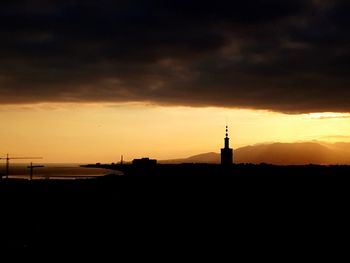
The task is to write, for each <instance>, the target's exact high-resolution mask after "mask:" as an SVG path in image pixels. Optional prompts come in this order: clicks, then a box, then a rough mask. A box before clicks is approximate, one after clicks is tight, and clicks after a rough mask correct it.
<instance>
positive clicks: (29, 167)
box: [27, 162, 45, 180]
mask: <svg viewBox="0 0 350 263" xmlns="http://www.w3.org/2000/svg"><path fill="white" fill-rule="evenodd" d="M41 167H45V166H43V165H33V163H32V162H31V163H30V166H28V167H27V168H28V169H29V171H30V173H29V176H30V177H29V179H30V180H33V170H34V168H41Z"/></svg>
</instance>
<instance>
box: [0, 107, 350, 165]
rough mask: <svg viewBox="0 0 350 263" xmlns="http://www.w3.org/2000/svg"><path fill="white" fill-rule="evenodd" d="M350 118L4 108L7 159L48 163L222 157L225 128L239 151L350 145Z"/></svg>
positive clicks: (210, 111)
mask: <svg viewBox="0 0 350 263" xmlns="http://www.w3.org/2000/svg"><path fill="white" fill-rule="evenodd" d="M348 117H349V115H348V114H338V113H323V114H322V113H317V114H300V115H287V114H281V113H274V112H269V111H260V110H246V109H245V110H243V109H227V108H214V107H208V108H192V107H163V106H155V105H147V104H140V103H123V104H38V105H13V106H1V107H0V119H1V121H2V129H1V130H0V136H1V138H2V144H1V146H0V154H1V155H4V154H6V153H10V154H11V155H18V156H19V155H38V156H43V157H44V160H43V162H69V163H87V162H117V161H119V160H120V156H121V155H124V158H125V159H126V160H132V159H133V158H139V157H145V156H148V157H152V158H156V159H172V158H182V157H188V156H191V155H195V154H199V153H204V152H219V149H220V148H221V147H222V145H223V138H224V133H225V129H224V128H225V125H226V123H228V125H229V136H230V139H231V141H230V143H231V146H232V147H233V148H237V147H241V146H246V145H252V144H257V143H264V142H295V141H308V140H323V141H327V142H336V141H349V139H350V137H348V136H347V134H350V122H349V121H348V120H347V118H348Z"/></svg>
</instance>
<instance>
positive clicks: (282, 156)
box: [159, 141, 350, 165]
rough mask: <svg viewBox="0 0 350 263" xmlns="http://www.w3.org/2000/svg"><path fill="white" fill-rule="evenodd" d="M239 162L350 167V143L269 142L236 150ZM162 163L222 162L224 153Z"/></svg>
mask: <svg viewBox="0 0 350 263" xmlns="http://www.w3.org/2000/svg"><path fill="white" fill-rule="evenodd" d="M234 161H235V163H254V164H259V163H270V164H285V165H288V164H350V143H346V142H338V143H326V142H320V141H311V142H297V143H268V144H258V145H252V146H245V147H241V148H237V149H234ZM159 162H160V163H220V154H219V153H215V152H209V153H203V154H198V155H194V156H191V157H188V158H183V159H174V160H163V161H159Z"/></svg>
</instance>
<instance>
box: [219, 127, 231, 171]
mask: <svg viewBox="0 0 350 263" xmlns="http://www.w3.org/2000/svg"><path fill="white" fill-rule="evenodd" d="M232 163H233V150H232V148H230V138H229V137H228V126H226V136H225V147H224V148H222V149H221V165H231V164H232Z"/></svg>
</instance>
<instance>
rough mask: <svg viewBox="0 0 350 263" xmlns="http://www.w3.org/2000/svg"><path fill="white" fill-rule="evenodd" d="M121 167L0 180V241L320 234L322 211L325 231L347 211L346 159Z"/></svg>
mask: <svg viewBox="0 0 350 263" xmlns="http://www.w3.org/2000/svg"><path fill="white" fill-rule="evenodd" d="M100 166H101V165H100ZM125 167H128V168H126V169H125V170H124V172H126V175H124V176H115V175H110V176H104V177H101V178H96V179H90V180H33V181H29V180H14V179H9V180H2V181H0V200H1V215H2V217H1V225H2V226H3V230H2V234H1V237H0V238H1V242H2V243H3V244H2V245H3V247H29V248H46V247H48V248H66V247H72V248H75V247H84V248H85V247H98V246H103V247H109V246H110V247H115V248H116V249H117V250H118V251H119V250H123V249H124V248H138V249H140V248H144V247H145V246H151V247H153V248H157V249H161V248H162V249H163V248H166V247H167V248H169V247H172V248H176V249H179V250H180V249H181V248H182V247H186V246H188V247H191V246H192V245H193V244H197V245H198V244H202V245H210V244H213V245H214V244H216V243H217V242H219V241H220V240H222V241H223V240H226V239H227V238H229V240H230V241H229V242H231V241H233V240H239V241H240V242H248V240H250V241H251V240H252V239H253V236H254V240H255V238H256V237H257V236H258V237H259V236H260V238H264V237H266V235H268V236H270V237H271V235H273V236H274V235H278V238H280V239H281V238H284V237H290V236H294V235H296V236H298V235H299V234H301V232H303V234H305V233H306V232H304V231H305V229H307V233H309V234H310V235H312V236H313V237H315V236H324V235H325V234H326V233H325V232H326V231H327V230H326V227H327V225H329V224H330V221H327V220H328V219H327V220H326V218H333V219H334V221H337V223H336V224H334V223H333V222H332V223H331V224H332V229H333V230H332V231H334V230H335V229H336V228H337V227H340V224H341V221H342V220H346V219H345V218H347V216H346V215H347V207H348V201H349V195H350V192H349V190H348V188H349V183H350V166H314V165H308V166H272V165H233V166H232V167H230V168H226V169H223V168H222V167H221V166H219V165H205V164H202V165H194V164H183V165H167V166H165V165H157V166H155V167H154V168H150V169H149V170H147V172H145V171H142V170H140V169H139V168H138V169H139V170H138V171H136V170H132V169H134V168H132V166H131V165H130V166H125ZM109 168H111V167H109ZM152 169H153V170H152ZM326 221H327V223H326V225H325V224H324V223H325V222H326ZM320 228H321V230H320ZM275 237H276V236H275ZM256 241H257V242H258V240H256ZM260 241H261V240H260ZM260 241H259V242H260ZM299 242H303V240H299ZM175 244H176V245H175Z"/></svg>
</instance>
